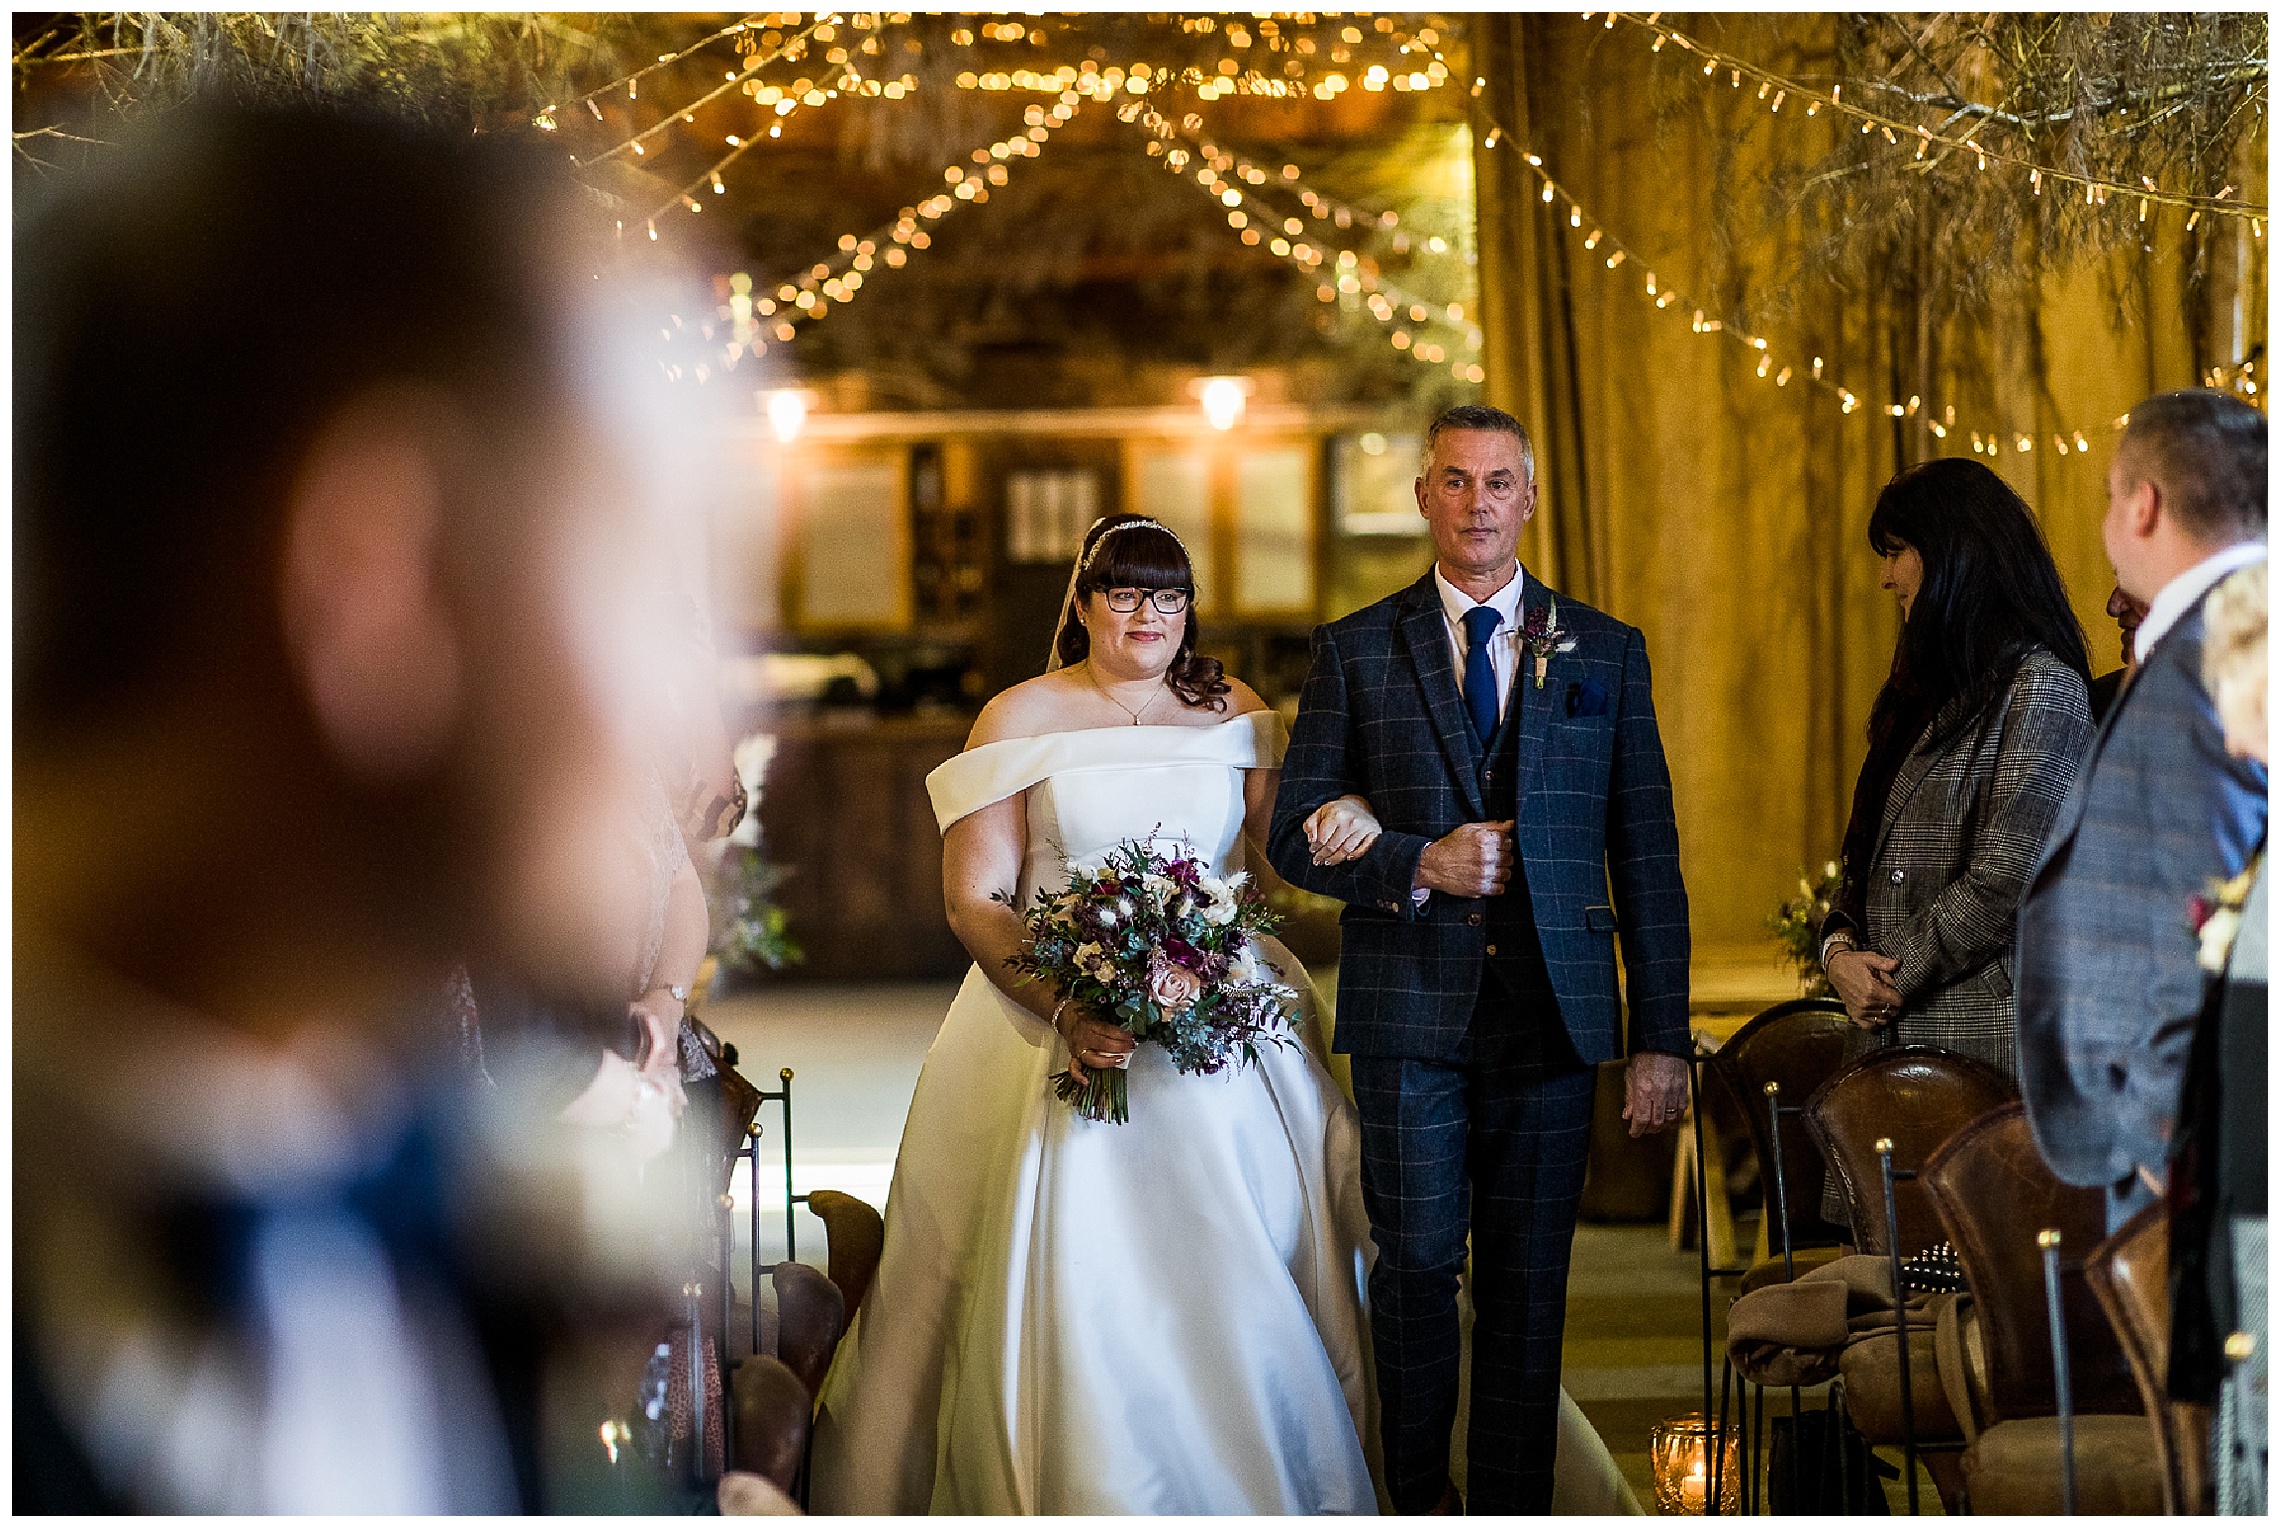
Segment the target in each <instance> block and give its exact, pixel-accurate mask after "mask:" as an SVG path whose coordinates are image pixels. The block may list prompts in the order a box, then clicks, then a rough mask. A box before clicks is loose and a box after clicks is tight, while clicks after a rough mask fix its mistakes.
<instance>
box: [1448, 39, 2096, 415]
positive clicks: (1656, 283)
mask: <svg viewBox="0 0 2280 1528" xmlns="http://www.w3.org/2000/svg"><path fill="white" fill-rule="evenodd" d="M1480 88H1481V86H1480V84H1479V83H1476V85H1475V93H1476V95H1477V93H1478V91H1479V90H1480ZM1482 116H1483V119H1484V120H1486V121H1487V122H1488V124H1489V131H1488V134H1487V137H1486V139H1485V140H1484V143H1485V146H1486V147H1488V148H1490V149H1494V148H1498V147H1500V146H1501V147H1507V148H1510V149H1511V150H1512V151H1513V152H1514V153H1516V154H1518V155H1519V156H1520V159H1521V162H1522V163H1523V164H1524V165H1525V166H1526V167H1527V170H1528V173H1529V174H1530V175H1532V176H1534V177H1535V180H1536V183H1537V187H1538V190H1537V199H1538V200H1539V201H1540V202H1541V203H1542V204H1544V205H1546V206H1561V207H1563V208H1564V210H1565V212H1566V217H1565V218H1564V221H1565V223H1566V224H1567V228H1568V231H1569V232H1570V233H1581V237H1582V243H1583V247H1584V249H1585V250H1586V251H1588V252H1589V253H1590V254H1591V255H1592V256H1593V257H1594V258H1595V259H1597V260H1598V261H1599V262H1600V263H1601V264H1602V265H1603V266H1604V267H1605V269H1606V270H1607V271H1609V272H1613V271H1615V270H1618V269H1620V268H1622V267H1623V266H1625V265H1631V266H1633V267H1634V268H1636V269H1639V270H1641V271H1643V273H1644V274H1643V285H1644V288H1645V295H1646V297H1647V299H1648V300H1649V301H1650V302H1652V303H1653V304H1654V305H1655V307H1656V308H1657V309H1664V308H1671V309H1676V310H1677V311H1678V312H1679V313H1682V314H1686V313H1691V315H1692V316H1691V319H1690V323H1691V326H1692V328H1693V331H1694V332H1695V333H1696V334H1700V335H1714V336H1719V337H1722V338H1725V339H1729V340H1731V341H1733V342H1734V343H1735V344H1738V345H1740V346H1742V347H1743V349H1744V350H1745V351H1746V352H1748V353H1749V354H1750V355H1751V356H1752V357H1753V358H1754V359H1755V362H1756V364H1755V366H1754V367H1753V368H1752V369H1753V370H1754V371H1755V373H1756V375H1757V376H1758V377H1759V378H1760V379H1761V380H1768V381H1771V382H1772V383H1773V385H1774V386H1775V387H1777V388H1785V387H1787V386H1789V384H1790V383H1791V382H1792V381H1797V382H1800V383H1802V384H1804V385H1805V386H1807V387H1809V388H1811V389H1814V390H1816V391H1818V392H1820V393H1823V394H1825V395H1827V396H1829V397H1831V398H1834V399H1835V400H1836V401H1837V404H1838V407H1839V409H1840V411H1841V412H1843V413H1845V414H1848V415H1850V414H1855V413H1860V412H1863V411H1866V412H1870V413H1874V414H1878V415H1883V416H1887V417H1890V418H1895V419H1914V418H1917V417H1919V416H1924V418H1925V423H1926V425H1927V427H1928V428H1929V429H1930V431H1931V433H1932V435H1933V436H1934V438H1936V439H1939V440H1946V439H1947V438H1948V437H1950V436H1951V435H1952V436H1956V437H1958V438H1959V439H1960V438H1962V437H1965V436H1968V437H1969V439H1970V441H1971V449H1972V451H1973V452H1974V453H1975V454H1984V455H1987V456H2000V455H2002V454H2003V453H2004V452H2005V451H2007V450H2008V451H2015V452H2018V453H2020V454H2028V453H2031V452H2033V451H2034V450H2035V449H2036V447H2037V444H2038V442H2040V441H2042V440H2044V439H2047V440H2048V441H2049V443H2050V445H2051V447H2052V449H2054V450H2055V451H2057V453H2058V454H2059V455H2060V456H2072V455H2077V454H2082V453H2087V452H2088V451H2089V449H2090V438H2089V436H2088V435H2087V434H2086V433H2085V432H2084V431H2082V430H2080V429H2076V428H2070V427H2067V426H2064V425H2061V426H2059V427H2058V428H2056V429H2052V430H2050V431H2048V432H2034V433H2029V432H2026V431H2020V430H1996V429H1987V430H1978V429H1969V428H1966V427H1965V426H1964V425H1960V424H1958V422H1957V419H1956V410H1955V407H1954V406H1953V405H1952V404H1950V405H1947V406H1946V407H1944V408H1943V407H1935V406H1934V405H1933V403H1932V402H1931V401H1930V400H1927V399H1926V398H1924V397H1923V396H1921V395H1914V394H1912V395H1910V397H1909V398H1908V400H1907V401H1906V402H1905V403H1902V402H1899V401H1897V400H1890V401H1886V402H1883V403H1879V404H1873V405H1872V404H1871V403H1869V402H1868V401H1867V400H1866V399H1863V398H1862V397H1861V396H1860V395H1859V394H1858V393H1856V392H1854V391H1853V390H1852V389H1850V388H1848V387H1846V386H1844V385H1843V384H1842V383H1841V382H1839V381H1837V380H1836V379H1835V378H1834V377H1832V376H1830V375H1828V367H1827V365H1826V362H1825V360H1824V358H1823V357H1821V356H1815V357H1813V359H1812V362H1811V364H1810V365H1809V366H1807V367H1804V368H1802V369H1801V368H1800V367H1799V366H1798V365H1796V364H1795V363H1794V361H1793V360H1790V361H1785V360H1784V358H1783V356H1781V355H1779V354H1777V353H1776V352H1775V350H1774V347H1773V342H1772V341H1771V340H1770V339H1769V338H1767V337H1766V336H1765V335H1762V334H1754V333H1751V332H1750V330H1749V329H1748V328H1747V327H1746V326H1744V325H1742V324H1741V323H1738V322H1736V321H1734V320H1733V319H1731V318H1728V317H1726V316H1724V315H1722V314H1718V313H1715V312H1713V311H1712V310H1711V308H1709V307H1708V306H1707V305H1705V304H1702V303H1698V302H1695V301H1693V300H1692V299H1690V298H1688V297H1687V296H1686V295H1685V294H1684V293H1683V292H1681V291H1680V290H1679V289H1678V288H1676V287H1674V286H1672V285H1671V284H1670V283H1669V282H1667V281H1665V280H1664V279H1663V278H1662V277H1661V276H1659V275H1658V274H1657V273H1656V272H1655V271H1654V269H1653V268H1652V267H1651V266H1650V265H1649V263H1648V262H1647V261H1645V260H1643V259H1640V258H1639V257H1638V255H1637V254H1636V252H1635V251H1633V250H1632V249H1631V248H1630V246H1628V245H1626V244H1625V243H1624V242H1623V241H1622V240H1621V239H1620V238H1619V237H1617V236H1616V235H1615V234H1613V233H1610V232H1609V231H1608V228H1607V225H1606V224H1605V223H1604V222H1602V221H1601V220H1600V219H1598V218H1596V217H1594V216H1593V215H1592V214H1591V212H1590V211H1589V209H1587V208H1586V207H1585V206H1584V205H1583V204H1582V203H1581V202H1580V201H1578V200H1577V199H1576V197H1575V195H1574V193H1572V192H1571V191H1569V190H1568V188H1567V187H1566V186H1565V185H1564V184H1563V183H1561V182H1560V181H1559V180H1558V179H1556V178H1555V177H1554V176H1553V175H1552V172H1551V171H1550V170H1549V169H1547V168H1546V167H1545V165H1544V161H1543V158H1542V156H1540V155H1538V154H1536V153H1535V152H1533V151H1532V150H1529V149H1527V148H1525V147H1523V146H1522V145H1520V144H1518V143H1516V142H1514V141H1513V140H1512V138H1511V136H1510V135H1509V134H1507V133H1506V132H1505V131H1504V128H1503V126H1502V124H1500V123H1498V122H1497V121H1496V119H1495V118H1494V117H1493V116H1491V115H1489V114H1488V113H1486V112H1485V111H1484V112H1483V113H1482ZM1585 229H1588V230H1589V232H1588V233H1582V230H1585ZM2127 418H2128V416H2127V415H2124V416H2123V417H2122V418H2120V419H2117V420H2115V421H2114V422H2113V428H2115V429H2117V430H2118V429H2120V428H2121V427H2122V426H2123V424H2124V423H2126V422H2127Z"/></svg>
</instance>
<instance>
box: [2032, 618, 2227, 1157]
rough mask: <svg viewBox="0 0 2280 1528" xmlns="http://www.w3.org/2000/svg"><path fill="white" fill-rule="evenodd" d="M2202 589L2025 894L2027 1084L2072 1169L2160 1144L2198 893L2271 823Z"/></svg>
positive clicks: (2096, 747)
mask: <svg viewBox="0 0 2280 1528" xmlns="http://www.w3.org/2000/svg"><path fill="white" fill-rule="evenodd" d="M2203 603H2205V601H2204V602H2197V603H2196V604H2194V605H2193V607H2192V608H2191V609H2190V610H2189V611H2187V613H2186V614H2185V616H2184V617H2183V618H2182V619H2181V620H2179V621H2178V623H2177V625H2176V626H2175V628H2173V629H2172V630H2171V631H2170V632H2169V634H2168V635H2166V636H2165V637H2163V638H2162V639H2161V641H2160V642H2159V643H2157V644H2156V645H2155V647H2154V650H2153V652H2152V654H2151V655H2150V656H2149V657H2148V658H2147V659H2146V661H2145V662H2144V663H2143V664H2141V665H2140V666H2139V668H2138V671H2137V676H2136V678H2135V679H2134V680H2132V681H2131V683H2130V684H2129V686H2128V687H2127V688H2126V689H2124V690H2123V691H2122V693H2121V696H2120V697H2119V698H2118V699H2117V701H2116V702H2115V705H2114V708H2113V710H2112V711H2110V712H2109V713H2108V714H2107V716H2106V721H2105V724H2104V726H2102V727H2101V728H2100V729H2099V732H2098V735H2097V738H2096V740H2095V742H2094V743H2093V744H2092V747H2091V751H2090V756H2089V758H2088V760H2087V761H2085V764H2084V767H2083V769H2082V771H2081V773H2080V774H2079V775H2077V776H2076V777H2075V781H2074V786H2073V789H2072V790H2070V791H2068V793H2067V796H2066V802H2065V804H2064V805H2063V806H2062V807H2061V808H2060V809H2059V814H2058V821H2057V823H2056V825H2055V826H2054V827H2053V828H2052V830H2051V836H2050V841H2049V843H2047V844H2046V845H2045V846H2044V848H2043V852H2042V855H2041V858H2040V859H2039V860H2038V861H2037V862H2036V866H2035V870H2034V874H2033V875H2032V876H2031V877H2030V878H2029V880H2028V883H2027V892H2026V896H2025V898H2024V899H2023V900H2022V901H2021V903H2020V905H2019V942H2018V951H2017V954H2016V955H2015V956H2014V957H2013V959H2014V962H2015V969H2016V971H2017V973H2018V1001H2019V1039H2018V1046H2019V1083H2020V1091H2021V1093H2022V1095H2023V1096H2024V1098H2025V1100H2026V1105H2027V1119H2028V1121H2029V1122H2030V1123H2031V1124H2032V1125H2033V1127H2034V1133H2035V1141H2036V1144H2037V1145H2039V1146H2040V1147H2041V1148H2042V1154H2043V1157H2044V1159H2045V1160H2046V1161H2048V1162H2049V1164H2050V1167H2051V1171H2053V1172H2055V1173H2056V1174H2057V1175H2058V1176H2059V1177H2060V1178H2061V1179H2063V1180H2065V1181H2066V1182H2068V1183H2073V1184H2079V1185H2081V1186H2084V1187H2092V1186H2105V1187H2109V1188H2110V1187H2112V1186H2113V1185H2115V1184H2117V1183H2120V1182H2121V1181H2123V1180H2124V1179H2126V1178H2128V1177H2130V1176H2131V1174H2132V1173H2133V1172H2134V1171H2135V1170H2136V1168H2137V1166H2138V1165H2139V1164H2140V1163H2143V1164H2145V1165H2147V1166H2153V1167H2158V1166H2159V1165H2160V1164H2161V1162H2162V1161H2163V1159H2164V1157H2165V1156H2166V1154H2167V1141H2168V1136H2169V1127H2170V1123H2171V1121H2172V1119H2173V1118H2174V1117H2175V1114H2176V1109H2177V1098H2178V1088H2179V1083H2180V1079H2181V1076H2182V1073H2183V1070H2184V1066H2185V1060H2186V1056H2187V1053H2188V1051H2189V1050H2190V1047H2191V1044H2192V1037H2193V1027H2194V1019H2195V1016H2196V1015H2197V1014H2198V1013H2199V1012H2200V1008H2201V971H2200V968H2199V966H2198V964H2197V963H2196V956H2197V954H2198V948H2199V946H2198V941H2197V939H2196V937H2195V934H2194V930H2193V925H2192V922H2191V918H2190V914H2189V906H2190V903H2191V901H2192V899H2193V898H2194V897H2195V896H2197V895H2200V894H2202V893H2203V892H2205V891H2206V890H2207V887H2208V884H2209V882H2210V881H2212V880H2227V879H2230V878H2231V877H2233V876H2235V875H2238V874H2239V873H2240V871H2241V868H2242V866H2244V865H2245V864H2246V863H2247V861H2248V857H2249V854H2250V852H2251V851H2253V850H2254V849H2255V847H2256V845H2257V843H2258V842H2259V841H2260V840H2261V839H2262V838H2263V837H2264V823H2265V815H2266V801H2265V790H2266V776H2265V770H2264V766H2263V765H2261V764H2257V763H2254V762H2253V761H2250V760H2244V759H2236V758H2233V757H2232V756H2231V755H2230V754H2228V753H2227V752H2226V751H2225V742H2224V730H2223V728H2222V727H2221V726H2220V725H2219V723H2218V721H2217V713H2216V707H2215V705H2214V704H2213V703H2212V702H2211V701H2210V699H2209V696H2208V693H2207V691H2205V690H2204V689H2203V688H2202V687H2201V631H2202V623H2201V617H2202V604H2203Z"/></svg>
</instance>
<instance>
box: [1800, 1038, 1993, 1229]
mask: <svg viewBox="0 0 2280 1528" xmlns="http://www.w3.org/2000/svg"><path fill="white" fill-rule="evenodd" d="M2018 1096H2019V1093H2018V1089H2017V1088H2015V1087H2013V1086H2012V1084H2011V1080H2010V1079H2009V1078H2007V1077H2005V1076H2004V1075H2003V1074H2002V1073H2001V1072H1998V1071H1996V1070H1995V1069H1994V1068H1993V1067H1991V1066H1989V1065H1987V1064H1986V1063H1985V1062H1982V1061H1977V1060H1974V1059H1973V1058H1971V1057H1969V1056H1962V1055H1958V1054H1956V1053H1955V1052H1954V1051H1945V1050H1941V1049H1940V1048H1938V1047H1937V1046H1932V1045H1901V1046H1896V1047H1894V1048H1892V1049H1890V1050H1881V1051H1872V1052H1871V1053H1869V1054H1868V1055H1866V1056H1863V1057H1861V1058H1860V1059H1859V1060H1857V1061H1855V1062H1854V1063H1853V1064H1852V1065H1851V1066H1849V1067H1846V1068H1845V1069H1844V1070H1843V1071H1841V1072H1839V1073H1838V1074H1837V1075H1836V1076H1834V1077H1831V1078H1830V1079H1829V1080H1828V1081H1827V1082H1825V1083H1823V1084H1822V1085H1821V1088H1820V1090H1819V1091H1818V1092H1816V1093H1815V1094H1814V1095H1813V1096H1812V1098H1811V1099H1810V1100H1809V1101H1808V1102H1807V1103H1806V1105H1805V1128H1806V1129H1807V1130H1809V1131H1811V1132H1812V1135H1813V1140H1814V1141H1815V1143H1816V1144H1818V1145H1819V1146H1820V1148H1821V1156H1822V1158H1823V1160H1824V1161H1826V1162H1827V1164H1828V1169H1829V1172H1830V1174H1831V1175H1832V1176H1834V1177H1835V1178H1836V1180H1837V1184H1838V1187H1839V1188H1840V1190H1841V1191H1842V1193H1843V1195H1844V1199H1845V1203H1846V1204H1847V1205H1849V1206H1851V1208H1852V1234H1853V1245H1854V1246H1856V1247H1858V1248H1859V1249H1860V1250H1861V1251H1863V1252H1868V1253H1875V1254H1879V1255H1889V1254H1890V1252H1891V1251H1892V1238H1891V1237H1890V1236H1889V1235H1888V1234H1887V1233H1886V1229H1885V1220H1884V1179H1883V1176H1882V1172H1881V1168H1880V1165H1879V1163H1878V1161H1877V1155H1876V1143H1877V1142H1878V1141H1880V1140H1890V1141H1891V1142H1892V1166H1893V1169H1894V1171H1895V1172H1896V1173H1900V1172H1911V1171H1912V1170H1913V1169H1915V1168H1918V1167H1921V1166H1922V1165H1923V1164H1924V1162H1925V1161H1926V1160H1927V1159H1928V1158H1929V1157H1930V1156H1931V1154H1932V1152H1933V1151H1934V1150H1936V1149H1937V1148H1938V1147H1939V1146H1940V1145H1941V1144H1942V1143H1943V1142H1945V1141H1946V1140H1947V1139H1948V1137H1949V1136H1951V1135H1954V1134H1955V1133H1956V1132H1957V1131H1958V1130H1961V1129H1962V1128H1963V1127H1964V1126H1965V1125H1968V1124H1970V1123H1971V1122H1972V1121H1973V1120H1975V1119H1977V1118H1979V1117H1980V1116H1981V1115H1983V1114H1985V1113H1986V1112H1987V1111H1988V1110H1990V1109H1993V1108H1997V1107H1999V1106H2000V1105H2002V1104H2006V1103H2009V1102H2010V1101H2011V1100H2013V1099H2015V1098H2017V1097H2018ZM1892 1197H1893V1202H1894V1204H1895V1205H1896V1206H1897V1208H1898V1210H1899V1215H1898V1219H1899V1222H1900V1255H1901V1256H1902V1257H1909V1256H1912V1255H1914V1254H1916V1253H1918V1252H1921V1251H1923V1250H1924V1249H1925V1248H1926V1247H1930V1246H1933V1245H1935V1244H1937V1243H1938V1242H1940V1241H1941V1240H1943V1239H1944V1233H1943V1232H1942V1230H1941V1229H1940V1220H1939V1215H1938V1214H1937V1213H1936V1212H1935V1211H1934V1210H1933V1208H1932V1205H1931V1201H1930V1199H1928V1198H1927V1197H1926V1196H1925V1193H1924V1188H1923V1185H1922V1183H1921V1182H1919V1181H1915V1180H1913V1179H1902V1180H1901V1181H1899V1182H1896V1183H1895V1184H1894V1185H1893V1189H1892Z"/></svg>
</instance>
